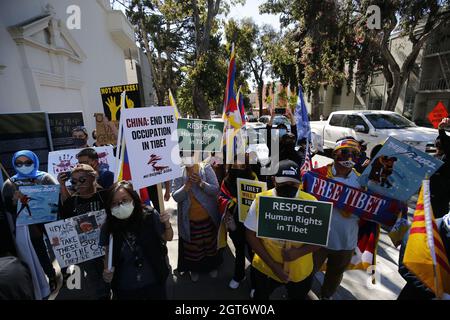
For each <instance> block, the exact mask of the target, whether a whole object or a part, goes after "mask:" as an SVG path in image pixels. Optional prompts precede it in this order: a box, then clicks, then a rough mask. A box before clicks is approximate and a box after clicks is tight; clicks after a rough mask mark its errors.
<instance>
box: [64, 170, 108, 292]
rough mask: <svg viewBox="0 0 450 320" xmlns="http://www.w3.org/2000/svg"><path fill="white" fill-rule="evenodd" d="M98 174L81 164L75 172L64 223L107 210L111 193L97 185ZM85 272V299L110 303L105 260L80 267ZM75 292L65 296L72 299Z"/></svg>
mask: <svg viewBox="0 0 450 320" xmlns="http://www.w3.org/2000/svg"><path fill="white" fill-rule="evenodd" d="M97 176H98V174H97V172H96V171H95V170H94V169H93V168H92V167H91V166H89V165H87V164H77V165H76V166H75V168H74V169H73V170H72V172H71V180H70V182H71V184H72V186H73V187H74V189H75V192H74V193H73V194H72V195H71V196H70V198H68V199H67V200H66V201H65V202H64V203H63V205H62V207H61V209H60V219H67V218H72V217H75V216H78V215H81V214H85V213H88V212H92V211H100V210H103V209H105V201H106V198H107V195H108V193H107V191H106V190H101V189H100V186H99V185H98V183H97ZM77 266H78V267H79V268H80V269H81V274H82V279H81V288H83V289H82V290H83V299H106V298H107V297H108V295H109V293H108V290H107V288H106V285H105V283H104V282H103V279H102V274H103V258H101V257H100V258H96V259H93V260H89V261H85V262H82V263H80V264H78V265H77ZM72 294H75V292H73V290H67V292H66V293H65V294H64V296H66V297H69V298H70V297H71V295H72Z"/></svg>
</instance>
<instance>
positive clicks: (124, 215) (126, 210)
mask: <svg viewBox="0 0 450 320" xmlns="http://www.w3.org/2000/svg"><path fill="white" fill-rule="evenodd" d="M133 210H134V204H133V202H132V201H130V202H127V203H124V204H121V205H120V206H116V207H114V208H111V213H112V215H113V216H114V217H116V218H117V219H120V220H125V219H128V218H129V217H130V216H131V214H132V213H133Z"/></svg>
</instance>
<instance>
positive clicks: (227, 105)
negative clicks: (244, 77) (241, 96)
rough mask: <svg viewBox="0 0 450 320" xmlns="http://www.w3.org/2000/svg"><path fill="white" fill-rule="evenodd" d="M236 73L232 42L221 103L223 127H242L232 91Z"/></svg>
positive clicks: (237, 128) (234, 94)
mask: <svg viewBox="0 0 450 320" xmlns="http://www.w3.org/2000/svg"><path fill="white" fill-rule="evenodd" d="M235 73H236V62H235V50H234V43H233V45H232V47H231V57H230V64H229V65H228V76H227V85H226V87H225V99H224V104H223V115H222V118H223V120H224V122H225V128H234V129H236V130H239V129H240V128H241V127H242V120H241V113H240V112H239V109H238V105H237V101H236V93H235V91H234V80H235Z"/></svg>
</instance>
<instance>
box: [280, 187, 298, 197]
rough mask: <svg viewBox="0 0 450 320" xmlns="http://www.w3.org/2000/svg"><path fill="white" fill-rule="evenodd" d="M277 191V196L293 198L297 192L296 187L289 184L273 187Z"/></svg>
mask: <svg viewBox="0 0 450 320" xmlns="http://www.w3.org/2000/svg"><path fill="white" fill-rule="evenodd" d="M275 190H276V191H277V196H280V197H285V198H294V197H295V195H296V194H297V191H298V188H297V187H294V186H290V185H285V186H277V187H275Z"/></svg>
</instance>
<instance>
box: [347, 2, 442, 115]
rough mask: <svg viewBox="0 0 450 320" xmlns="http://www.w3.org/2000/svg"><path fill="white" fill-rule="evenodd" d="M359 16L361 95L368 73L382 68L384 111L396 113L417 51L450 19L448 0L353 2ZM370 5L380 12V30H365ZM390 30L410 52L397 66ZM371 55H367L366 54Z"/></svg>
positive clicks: (358, 78)
mask: <svg viewBox="0 0 450 320" xmlns="http://www.w3.org/2000/svg"><path fill="white" fill-rule="evenodd" d="M355 3H356V8H355V11H356V12H357V13H358V15H357V16H356V17H355V19H357V20H358V23H357V28H356V30H357V40H358V42H359V44H360V48H361V54H360V58H359V60H358V65H359V66H358V72H357V80H358V83H359V84H360V87H361V90H362V91H363V92H364V91H365V88H366V85H367V82H368V80H369V78H370V72H371V71H372V70H374V69H377V68H379V69H381V71H382V72H383V76H384V78H385V80H386V82H387V93H388V99H387V102H386V105H385V107H384V109H385V110H391V111H393V110H395V106H396V104H397V100H398V98H399V95H400V92H401V89H402V86H403V85H404V83H405V82H406V80H407V79H408V77H409V74H410V72H411V71H412V70H413V69H414V66H415V61H416V59H417V57H418V55H419V53H420V49H421V48H422V47H423V45H424V43H425V42H426V41H427V40H428V39H429V38H430V36H431V35H432V34H433V33H434V32H435V31H436V30H438V29H439V28H441V27H442V25H443V24H444V23H446V22H447V21H448V18H449V17H450V11H449V3H450V2H449V1H448V0H428V1H406V0H404V1H399V0H383V1H381V0H377V1H372V0H371V1H367V0H362V1H356V2H355ZM369 5H377V6H378V7H379V8H380V9H381V10H380V11H381V29H379V30H377V29H369V28H367V19H368V18H369V17H370V16H371V15H372V13H371V12H370V11H369V12H368V10H367V9H368V7H369ZM393 31H398V32H400V35H401V36H405V37H407V39H408V40H409V42H410V43H411V46H412V48H411V51H410V52H409V54H407V55H406V57H405V59H404V61H403V63H402V64H401V65H400V64H399V62H398V61H396V60H395V58H394V56H393V54H392V52H391V50H390V41H389V40H390V37H391V35H392V32H393ZM369 52H370V53H371V54H370V55H369V54H368V53H369Z"/></svg>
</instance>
